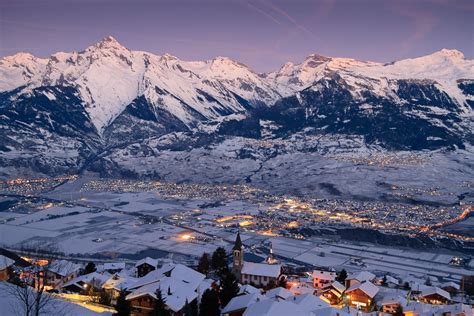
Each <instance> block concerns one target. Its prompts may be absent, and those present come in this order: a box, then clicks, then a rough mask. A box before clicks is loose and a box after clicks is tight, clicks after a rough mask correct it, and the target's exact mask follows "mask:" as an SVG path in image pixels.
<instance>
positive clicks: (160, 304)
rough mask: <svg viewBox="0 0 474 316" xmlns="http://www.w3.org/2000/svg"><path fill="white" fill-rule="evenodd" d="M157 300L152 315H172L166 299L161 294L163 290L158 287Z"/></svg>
mask: <svg viewBox="0 0 474 316" xmlns="http://www.w3.org/2000/svg"><path fill="white" fill-rule="evenodd" d="M155 296H156V300H155V307H154V308H153V312H152V315H153V316H170V315H171V314H170V312H169V310H168V309H166V301H165V299H164V298H163V295H161V290H160V289H158V290H156V292H155Z"/></svg>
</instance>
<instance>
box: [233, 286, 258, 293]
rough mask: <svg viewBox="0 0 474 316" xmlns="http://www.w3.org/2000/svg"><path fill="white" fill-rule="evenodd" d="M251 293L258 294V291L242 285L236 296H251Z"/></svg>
mask: <svg viewBox="0 0 474 316" xmlns="http://www.w3.org/2000/svg"><path fill="white" fill-rule="evenodd" d="M252 293H260V290H259V289H257V288H256V287H253V286H251V285H250V284H245V285H242V286H241V287H240V288H239V292H238V293H237V294H252Z"/></svg>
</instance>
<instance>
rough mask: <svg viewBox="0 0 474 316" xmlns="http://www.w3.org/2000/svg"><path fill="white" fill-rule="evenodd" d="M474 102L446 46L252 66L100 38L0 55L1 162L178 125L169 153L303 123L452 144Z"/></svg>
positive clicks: (109, 146) (397, 146)
mask: <svg viewBox="0 0 474 316" xmlns="http://www.w3.org/2000/svg"><path fill="white" fill-rule="evenodd" d="M473 109H474V61H473V60H469V59H466V58H465V57H464V55H463V54H462V53H461V52H459V51H456V50H448V49H443V50H440V51H438V52H435V53H433V54H430V55H426V56H422V57H417V58H412V59H404V60H401V61H396V62H393V63H388V64H384V63H377V62H370V61H357V60H355V59H351V58H337V57H326V56H321V55H318V54H311V55H309V56H308V57H307V58H305V59H304V60H303V61H302V62H300V63H291V62H289V63H286V64H285V65H283V66H282V67H280V69H278V70H276V71H274V72H270V73H266V74H259V73H257V72H255V71H253V70H252V69H251V68H249V67H248V66H246V65H244V64H242V63H239V62H237V61H234V60H232V59H230V58H227V57H215V58H213V59H209V60H206V61H183V60H180V59H178V58H177V57H175V56H173V55H170V54H164V55H161V56H160V55H154V54H151V53H147V52H143V51H132V50H129V49H127V48H126V47H124V46H122V45H121V44H120V43H119V42H118V41H117V40H116V39H114V38H113V37H106V38H105V39H103V40H102V41H101V42H99V43H96V44H93V45H91V46H89V47H87V48H86V49H84V50H83V51H80V52H72V53H65V52H58V53H55V54H53V55H51V56H50V57H49V58H45V59H41V58H37V57H35V56H33V55H31V54H28V53H19V54H15V55H13V56H8V57H3V58H1V59H0V141H1V143H2V144H4V145H2V147H1V148H0V163H1V165H2V166H14V167H15V168H16V167H21V166H28V168H33V166H36V165H40V166H41V170H42V172H44V170H47V165H48V163H51V161H54V163H52V164H54V165H55V166H57V170H63V169H62V168H65V166H69V167H71V166H72V167H71V168H73V169H74V170H77V168H79V166H81V167H80V168H84V163H86V162H87V163H88V162H90V161H92V160H94V159H99V160H100V159H102V157H103V155H105V153H110V152H111V151H113V148H118V147H123V146H128V144H136V143H140V142H143V144H145V143H147V140H148V139H153V138H159V137H161V136H163V135H167V134H170V133H171V134H172V133H178V134H179V133H187V134H186V135H187V136H185V137H184V136H183V137H184V138H185V139H186V141H183V140H177V143H178V144H181V145H179V146H177V145H173V144H169V146H170V148H173V150H176V149H177V148H181V149H183V150H184V149H185V150H189V149H190V148H193V146H203V145H205V142H208V144H212V143H213V142H216V141H221V140H222V137H247V138H253V139H279V138H291V137H292V135H293V134H295V133H300V132H304V131H311V133H313V134H314V133H316V134H334V135H346V136H347V137H349V138H353V137H356V138H359V137H362V138H363V139H364V140H365V142H366V143H367V144H368V145H369V144H376V145H377V146H382V147H384V148H386V149H387V150H425V149H426V150H434V149H439V148H451V149H456V148H464V147H465V145H466V144H473V143H474V137H473V128H472V126H473V125H474V124H473V120H472V118H473ZM19 113H21V115H19ZM204 134H205V135H204ZM179 135H184V134H179ZM190 135H191V136H190ZM192 135H194V136H192ZM206 135H207V136H206ZM189 137H191V138H189ZM193 137H194V138H195V139H192V138H193ZM308 145H309V146H310V147H311V146H312V145H311V144H308ZM160 146H161V145H160ZM160 148H161V149H163V147H162V146H161V147H160ZM161 149H160V150H161ZM152 152H153V151H151V150H147V151H146V154H145V155H148V154H150V155H151V154H152ZM112 154H113V152H112ZM129 154H130V155H134V154H138V151H132V152H131V153H129ZM140 154H143V153H141V152H140ZM153 155H155V156H156V153H153ZM16 158H17V159H18V161H14V159H16ZM107 167H108V168H112V167H111V166H110V165H107ZM35 168H37V167H35ZM55 170H56V169H55Z"/></svg>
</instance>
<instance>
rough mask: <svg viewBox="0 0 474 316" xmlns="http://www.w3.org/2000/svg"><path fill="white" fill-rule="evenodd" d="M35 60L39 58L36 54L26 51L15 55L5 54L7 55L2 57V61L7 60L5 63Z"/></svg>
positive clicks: (0, 60)
mask: <svg viewBox="0 0 474 316" xmlns="http://www.w3.org/2000/svg"><path fill="white" fill-rule="evenodd" d="M35 60H37V58H36V57H35V56H33V55H32V54H30V53H25V52H19V53H16V54H15V55H11V56H5V57H3V58H1V59H0V63H1V62H5V63H15V64H22V63H28V62H31V61H35Z"/></svg>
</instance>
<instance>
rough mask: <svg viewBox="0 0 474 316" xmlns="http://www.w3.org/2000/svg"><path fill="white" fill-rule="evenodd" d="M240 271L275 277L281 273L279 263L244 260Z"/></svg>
mask: <svg viewBox="0 0 474 316" xmlns="http://www.w3.org/2000/svg"><path fill="white" fill-rule="evenodd" d="M241 273H242V274H248V275H260V276H267V277H272V278H277V277H279V276H280V273H281V265H280V264H266V263H253V262H244V266H243V267H242V271H241Z"/></svg>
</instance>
